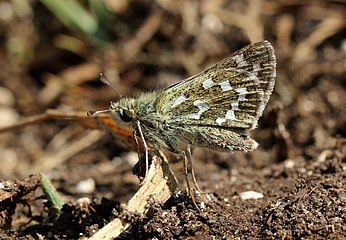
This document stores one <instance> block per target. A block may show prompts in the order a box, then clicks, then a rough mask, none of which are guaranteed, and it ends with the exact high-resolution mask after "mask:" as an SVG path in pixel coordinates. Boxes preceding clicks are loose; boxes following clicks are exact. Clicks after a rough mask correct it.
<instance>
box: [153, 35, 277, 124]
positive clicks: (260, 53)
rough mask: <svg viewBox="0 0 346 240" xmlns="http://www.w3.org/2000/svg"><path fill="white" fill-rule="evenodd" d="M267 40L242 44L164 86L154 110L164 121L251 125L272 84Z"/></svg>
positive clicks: (271, 56) (272, 68)
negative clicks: (239, 47)
mask: <svg viewBox="0 0 346 240" xmlns="http://www.w3.org/2000/svg"><path fill="white" fill-rule="evenodd" d="M275 66H276V60H275V55H274V50H273V47H272V46H271V44H270V43H269V42H268V41H262V42H258V43H254V44H252V45H249V46H246V47H244V48H242V49H240V50H239V51H237V52H235V53H233V54H232V55H231V56H229V57H228V58H225V59H224V60H222V61H220V62H218V63H216V64H215V65H213V66H211V67H209V68H208V69H206V70H204V71H203V72H201V73H199V74H197V75H195V76H193V77H191V78H188V79H186V80H183V81H181V82H179V83H177V84H174V85H172V86H170V87H168V88H167V89H165V90H164V91H163V92H162V93H161V94H159V96H158V97H157V101H156V110H157V114H158V115H159V116H161V117H162V120H164V121H165V122H166V123H167V124H168V125H171V126H178V125H186V126H189V125H190V126H193V125H198V126H209V127H221V128H223V129H230V130H231V129H234V128H242V129H247V130H250V129H253V128H255V127H256V126H257V121H258V119H259V117H260V116H261V115H262V113H263V110H264V107H265V105H266V104H267V102H268V100H269V97H270V95H271V93H272V91H273V88H274V84H275V79H274V78H275Z"/></svg>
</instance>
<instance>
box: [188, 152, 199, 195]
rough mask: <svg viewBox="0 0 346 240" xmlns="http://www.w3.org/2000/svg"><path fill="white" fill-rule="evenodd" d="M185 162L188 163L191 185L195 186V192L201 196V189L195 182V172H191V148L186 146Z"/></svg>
mask: <svg viewBox="0 0 346 240" xmlns="http://www.w3.org/2000/svg"><path fill="white" fill-rule="evenodd" d="M186 152H187V160H188V163H189V168H190V172H191V177H192V181H193V185H195V188H196V189H197V191H198V192H199V193H200V194H202V191H201V189H200V188H199V186H198V184H197V180H196V176H195V171H194V170H193V166H192V154H191V147H190V145H188V146H187V150H186Z"/></svg>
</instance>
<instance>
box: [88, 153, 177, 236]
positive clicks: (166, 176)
mask: <svg viewBox="0 0 346 240" xmlns="http://www.w3.org/2000/svg"><path fill="white" fill-rule="evenodd" d="M177 186H178V182H177V180H176V178H175V176H174V174H173V173H172V171H171V169H170V168H169V165H168V163H167V160H166V159H164V156H162V157H158V156H154V157H153V158H152V163H151V165H150V167H149V172H148V176H147V177H146V178H145V181H144V182H143V183H142V186H141V188H140V189H139V190H138V191H137V192H136V194H135V195H134V196H133V197H132V198H131V199H130V201H129V202H128V204H127V206H126V207H125V211H127V212H133V213H139V214H146V213H147V211H148V210H149V208H148V207H147V204H148V200H149V198H154V199H155V200H156V201H158V202H161V203H164V202H166V201H167V200H168V199H169V198H170V197H171V195H172V193H173V192H174V191H175V190H176V189H177ZM131 223H132V222H131V220H128V219H121V218H116V219H114V220H113V221H112V222H110V223H108V224H107V225H106V226H104V227H103V228H102V229H101V230H99V231H98V232H97V233H96V234H95V235H94V236H92V237H90V238H89V240H108V239H109V240H110V239H114V238H116V237H117V236H119V235H120V234H121V233H122V232H124V231H125V230H126V229H127V228H128V227H129V226H130V225H131Z"/></svg>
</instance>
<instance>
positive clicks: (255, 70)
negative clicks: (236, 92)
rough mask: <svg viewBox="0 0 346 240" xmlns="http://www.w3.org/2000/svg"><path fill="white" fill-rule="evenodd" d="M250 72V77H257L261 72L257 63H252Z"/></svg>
mask: <svg viewBox="0 0 346 240" xmlns="http://www.w3.org/2000/svg"><path fill="white" fill-rule="evenodd" d="M252 69H253V70H252V72H251V73H250V76H254V77H257V76H258V72H259V71H260V70H261V66H260V65H259V64H258V63H254V65H253V66H252Z"/></svg>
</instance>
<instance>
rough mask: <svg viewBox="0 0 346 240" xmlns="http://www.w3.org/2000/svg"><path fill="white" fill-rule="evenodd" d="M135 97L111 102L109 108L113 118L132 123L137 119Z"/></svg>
mask: <svg viewBox="0 0 346 240" xmlns="http://www.w3.org/2000/svg"><path fill="white" fill-rule="evenodd" d="M134 109H135V99H129V98H122V99H120V100H119V101H118V102H111V104H110V106H109V110H110V112H111V115H112V118H113V119H114V120H116V121H117V122H122V123H125V124H131V123H132V122H133V120H134V119H135V111H134Z"/></svg>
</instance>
